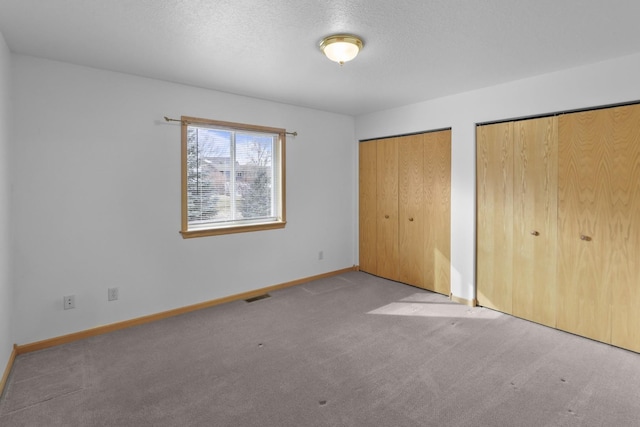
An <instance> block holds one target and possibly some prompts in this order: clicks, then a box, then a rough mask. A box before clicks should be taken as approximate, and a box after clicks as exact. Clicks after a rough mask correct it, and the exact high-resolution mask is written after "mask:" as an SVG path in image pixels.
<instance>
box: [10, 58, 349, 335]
mask: <svg viewBox="0 0 640 427" xmlns="http://www.w3.org/2000/svg"><path fill="white" fill-rule="evenodd" d="M12 64H13V72H14V76H13V78H14V91H15V102H14V108H15V111H14V116H15V126H14V127H13V130H14V133H13V141H14V142H13V143H14V144H15V147H14V149H13V157H12V164H13V165H14V167H13V180H14V182H15V195H14V197H13V200H12V206H13V212H12V214H13V216H14V232H15V241H16V243H15V247H14V248H15V299H16V310H15V316H14V320H15V322H14V324H15V339H16V341H17V343H18V344H24V343H30V342H34V341H38V340H42V339H46V338H51V337H55V336H59V335H63V334H66V333H71V332H75V331H79V330H84V329H88V328H91V327H94V326H97V325H101V324H108V323H112V322H116V321H121V320H126V319H131V318H135V317H139V316H143V315H147V314H151V313H157V312H161V311H164V310H168V309H172V308H176V307H182V306H186V305H190V304H194V303H198V302H202V301H207V300H211V299H215V298H220V297H224V296H228V295H233V294H237V293H241V292H245V291H248V290H253V289H257V288H261V287H265V286H269V285H273V284H279V283H283V282H287V281H291V280H295V279H299V278H304V277H309V276H313V275H316V274H320V273H324V272H329V271H334V270H338V269H342V268H346V267H351V266H352V265H354V264H355V263H356V261H355V258H354V256H355V253H356V252H355V249H354V247H355V244H356V240H355V237H354V236H355V233H356V231H355V226H356V224H355V221H354V218H355V204H354V196H353V188H354V186H355V181H354V180H355V174H354V172H353V165H354V163H355V162H356V160H355V156H356V150H355V149H354V144H353V141H354V140H355V135H354V119H353V118H352V117H349V116H344V115H338V114H331V113H326V112H321V111H316V110H311V109H305V108H299V107H294V106H290V105H284V104H278V103H273V102H268V101H262V100H257V99H252V98H246V97H241V96H236V95H230V94H225V93H220V92H215V91H208V90H203V89H198V88H194V87H188V86H182V85H177V84H171V83H167V82H161V81H157V80H151V79H145V78H139V77H134V76H130V75H124V74H118V73H112V72H108V71H102V70H96V69H90V68H84V67H79V66H75V65H70V64H65V63H60V62H54V61H48V60H43V59H37V58H33V57H28V56H20V55H14V56H12ZM165 115H167V116H169V117H173V118H179V117H180V115H189V116H195V117H204V118H211V119H216V120H224V121H233V122H240V123H250V124H258V125H265V126H273V127H282V128H286V129H288V130H291V131H297V132H298V136H297V137H289V138H288V139H287V151H286V156H287V157H286V162H287V169H286V170H287V176H286V179H287V181H286V182H287V195H286V196H287V220H288V224H287V226H286V228H285V229H283V230H272V231H263V232H254V233H243V234H234V235H226V236H217V237H206V238H196V239H187V240H184V239H182V237H181V236H180V235H179V234H178V230H179V228H180V126H179V124H175V123H171V124H168V123H166V122H165V121H164V120H163V116H165ZM320 250H323V251H324V260H322V261H320V260H318V251H320ZM112 286H118V287H119V288H120V292H119V293H120V299H119V300H118V301H115V302H107V288H108V287H112ZM69 294H74V295H75V297H76V308H75V309H73V310H66V311H64V310H63V309H62V297H63V296H64V295H69Z"/></svg>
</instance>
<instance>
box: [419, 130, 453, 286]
mask: <svg viewBox="0 0 640 427" xmlns="http://www.w3.org/2000/svg"><path fill="white" fill-rule="evenodd" d="M423 138H424V165H425V166H424V176H425V186H424V206H425V234H424V236H425V238H424V246H425V250H424V261H423V262H424V266H425V269H424V271H425V287H426V288H427V289H429V290H432V291H434V292H438V293H441V294H444V295H449V294H450V293H451V261H450V259H451V130H445V131H439V132H430V133H426V134H424V135H423Z"/></svg>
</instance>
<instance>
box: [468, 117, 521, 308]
mask: <svg viewBox="0 0 640 427" xmlns="http://www.w3.org/2000/svg"><path fill="white" fill-rule="evenodd" d="M476 132H477V134H476V144H477V146H476V150H477V153H476V162H477V164H476V174H477V178H476V182H477V217H478V218H477V271H476V276H477V277H476V280H477V299H478V303H479V304H480V305H482V306H484V307H489V308H492V309H495V310H499V311H502V312H504V313H508V314H511V312H512V288H513V286H512V282H513V145H512V141H513V123H498V124H494V125H486V126H479V127H478V128H477V129H476Z"/></svg>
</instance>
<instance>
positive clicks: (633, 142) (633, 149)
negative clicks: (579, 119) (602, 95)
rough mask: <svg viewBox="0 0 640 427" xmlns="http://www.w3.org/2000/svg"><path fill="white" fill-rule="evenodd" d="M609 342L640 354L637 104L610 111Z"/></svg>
mask: <svg viewBox="0 0 640 427" xmlns="http://www.w3.org/2000/svg"><path fill="white" fill-rule="evenodd" d="M612 113H613V119H614V122H615V128H614V130H613V132H614V134H613V135H614V136H613V139H612V143H613V153H612V154H613V171H612V172H613V174H614V177H615V179H614V180H613V188H612V192H613V194H612V203H613V205H614V209H615V216H614V217H613V218H611V220H610V221H609V224H608V228H609V229H610V230H611V231H610V233H611V234H612V236H611V237H612V238H613V239H614V240H615V242H616V244H617V246H618V247H617V248H616V252H614V254H612V257H613V260H612V261H613V262H614V266H613V267H612V269H611V276H610V277H609V278H608V279H609V284H610V285H611V287H612V289H611V297H612V301H611V343H612V344H613V345H616V346H620V347H624V348H627V349H629V350H633V351H636V352H640V105H632V106H625V107H617V108H615V109H614V110H613V111H612Z"/></svg>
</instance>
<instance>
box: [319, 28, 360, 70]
mask: <svg viewBox="0 0 640 427" xmlns="http://www.w3.org/2000/svg"><path fill="white" fill-rule="evenodd" d="M363 46H364V44H363V43H362V40H360V39H359V38H358V37H356V36H352V35H348V34H338V35H335V36H329V37H327V38H325V39H324V40H322V42H321V43H320V50H322V52H324V54H325V55H326V56H327V58H329V59H330V60H332V61H334V62H337V63H338V64H340V65H342V64H344V63H345V62H347V61H351V60H352V59H353V58H355V57H356V55H358V52H360V50H361V49H362V47H363Z"/></svg>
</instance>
